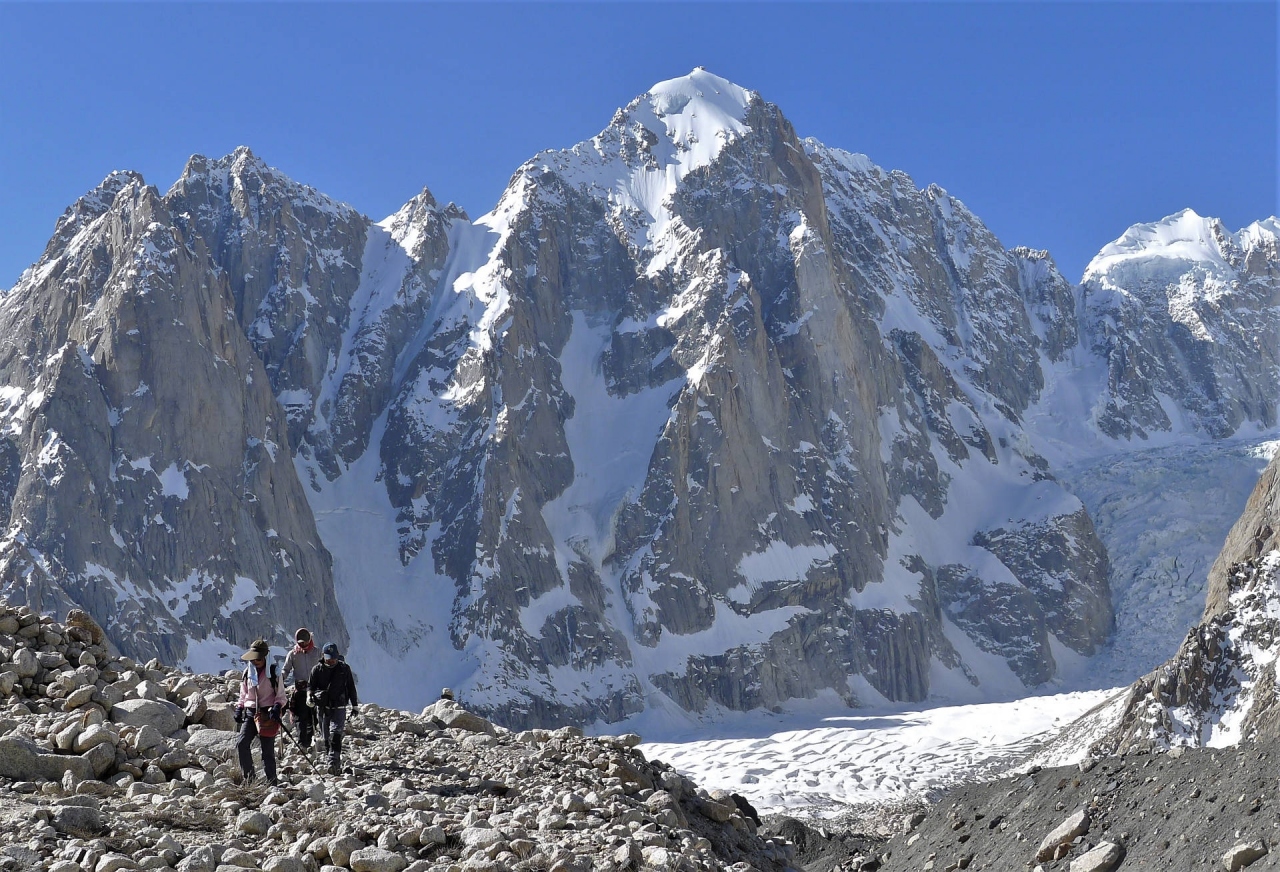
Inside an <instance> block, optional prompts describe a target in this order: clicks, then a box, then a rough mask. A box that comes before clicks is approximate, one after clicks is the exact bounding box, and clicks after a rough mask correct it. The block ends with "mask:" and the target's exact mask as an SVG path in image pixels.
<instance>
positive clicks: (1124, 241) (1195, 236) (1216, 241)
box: [1085, 209, 1238, 279]
mask: <svg viewBox="0 0 1280 872" xmlns="http://www.w3.org/2000/svg"><path fill="white" fill-rule="evenodd" d="M1231 244H1238V241H1237V240H1235V238H1234V236H1233V235H1232V234H1230V233H1228V232H1227V230H1226V228H1225V227H1224V226H1223V224H1222V221H1221V220H1219V219H1217V218H1205V217H1203V216H1202V215H1199V214H1197V213H1196V211H1195V210H1194V209H1182V210H1181V211H1179V212H1175V213H1173V214H1172V215H1168V216H1166V217H1164V218H1162V219H1160V220H1159V221H1152V222H1149V223H1145V224H1134V225H1133V226H1132V227H1130V228H1129V229H1128V230H1126V231H1125V232H1124V233H1122V234H1121V235H1120V238H1119V239H1117V240H1115V241H1114V242H1112V243H1111V244H1109V245H1106V246H1104V247H1103V249H1102V250H1101V251H1099V252H1098V254H1097V256H1096V257H1094V259H1093V260H1092V261H1090V263H1089V266H1088V267H1086V268H1085V278H1086V279H1088V278H1090V277H1091V276H1094V275H1097V274H1099V273H1102V272H1105V271H1106V270H1107V269H1109V268H1111V267H1113V266H1115V265H1117V264H1120V263H1123V262H1125V261H1130V260H1138V259H1142V260H1146V259H1150V258H1166V259H1170V260H1178V261H1188V262H1209V263H1214V264H1219V265H1224V266H1225V264H1226V258H1225V257H1224V251H1223V246H1224V245H1231Z"/></svg>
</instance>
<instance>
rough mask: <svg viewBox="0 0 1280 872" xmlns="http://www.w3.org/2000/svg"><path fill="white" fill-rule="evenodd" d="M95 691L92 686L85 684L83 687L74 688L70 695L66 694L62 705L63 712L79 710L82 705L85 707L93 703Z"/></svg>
mask: <svg viewBox="0 0 1280 872" xmlns="http://www.w3.org/2000/svg"><path fill="white" fill-rule="evenodd" d="M97 690H98V688H96V687H94V686H93V685H92V684H86V685H84V686H83V687H78V688H76V689H75V690H73V691H71V693H69V694H67V698H66V699H65V700H64V701H63V703H62V708H63V709H64V710H65V711H71V710H72V709H78V708H80V706H82V705H87V704H88V703H90V702H92V701H93V695H94V693H96V692H97Z"/></svg>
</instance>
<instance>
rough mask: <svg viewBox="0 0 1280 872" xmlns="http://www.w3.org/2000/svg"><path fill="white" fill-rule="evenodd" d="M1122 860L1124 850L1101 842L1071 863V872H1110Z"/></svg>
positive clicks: (1114, 844)
mask: <svg viewBox="0 0 1280 872" xmlns="http://www.w3.org/2000/svg"><path fill="white" fill-rule="evenodd" d="M1123 859H1124V848H1122V847H1120V846H1119V845H1117V844H1116V843H1115V842H1103V843H1102V844H1100V845H1098V846H1097V847H1096V848H1093V849H1092V850H1090V851H1086V852H1085V853H1083V854H1081V855H1080V856H1079V857H1076V858H1075V859H1074V860H1072V861H1071V872H1111V870H1112V869H1114V868H1116V867H1117V866H1119V865H1120V861H1121V860H1123Z"/></svg>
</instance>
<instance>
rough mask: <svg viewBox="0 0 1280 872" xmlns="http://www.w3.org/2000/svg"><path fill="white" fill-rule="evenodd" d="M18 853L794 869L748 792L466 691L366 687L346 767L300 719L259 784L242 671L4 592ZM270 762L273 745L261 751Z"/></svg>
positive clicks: (332, 866) (9, 802)
mask: <svg viewBox="0 0 1280 872" xmlns="http://www.w3.org/2000/svg"><path fill="white" fill-rule="evenodd" d="M0 632H3V633H4V634H5V635H4V637H3V639H0V654H2V655H3V661H4V662H3V663H0V695H2V696H3V698H4V700H5V707H4V708H3V709H0V820H2V821H3V822H4V823H5V824H6V825H5V826H3V827H0V869H4V870H14V872H17V870H23V872H27V870H34V869H41V870H49V872H116V870H131V869H155V870H176V872H214V870H215V869H217V870H225V869H231V868H236V869H247V870H263V872H317V870H321V872H346V870H354V872H406V870H407V872H426V870H433V872H461V870H463V869H467V870H494V872H497V870H504V872H505V870H516V872H520V870H557V872H573V870H582V872H585V870H597V872H604V870H617V872H621V870H626V869H648V870H673V872H674V870H686V872H694V870H732V872H750V870H760V872H768V870H777V872H783V870H787V869H791V868H793V867H792V864H791V862H790V860H791V858H792V857H793V856H794V853H795V851H794V848H793V847H792V846H791V845H790V844H788V843H787V842H786V841H785V840H784V839H781V838H770V837H767V836H765V835H763V834H761V833H759V832H758V824H759V820H758V818H757V817H756V816H755V813H754V811H753V810H752V809H751V807H750V805H748V804H747V803H746V802H745V801H744V800H742V799H741V798H735V797H734V796H732V795H730V794H727V793H723V792H720V791H710V792H709V791H707V790H705V789H703V788H700V787H698V786H697V785H695V784H693V783H692V782H691V781H689V780H688V779H687V778H684V777H683V776H681V775H679V774H678V773H676V772H674V771H673V770H671V769H670V767H667V766H665V765H664V764H662V763H661V762H658V761H652V762H651V761H648V760H646V759H645V757H644V755H643V754H641V753H640V752H639V751H638V750H637V749H636V748H635V746H636V744H637V743H638V742H639V741H640V740H639V737H638V736H634V735H626V736H616V737H600V738H594V739H589V738H583V736H582V733H581V731H579V730H577V729H575V728H572V727H565V728H563V729H558V730H555V731H548V730H532V731H527V732H522V733H512V732H510V731H508V730H506V729H503V728H501V727H496V726H494V725H493V724H491V723H489V722H488V721H486V720H485V719H483V718H481V717H479V716H478V715H475V714H472V713H470V712H467V711H466V710H465V709H463V708H462V707H460V706H459V705H458V704H457V703H454V702H452V701H446V700H440V701H439V702H437V703H435V704H433V705H431V706H428V707H427V708H426V709H425V710H423V712H422V713H421V714H420V715H416V714H412V713H409V712H400V711H395V710H391V709H385V708H382V707H380V706H377V705H374V704H365V705H363V706H361V708H360V712H359V714H358V715H357V716H355V717H353V718H352V719H351V720H349V721H348V729H347V742H346V744H345V745H344V755H345V757H346V761H347V763H348V764H349V765H348V766H347V767H346V771H345V772H344V774H343V775H342V776H338V777H329V776H325V777H321V776H319V775H317V774H316V770H315V769H314V768H313V767H312V765H311V763H310V762H308V760H307V759H306V758H305V757H304V756H303V755H302V754H301V753H299V752H298V751H297V750H296V748H295V747H291V746H290V745H289V744H288V739H287V738H286V737H285V736H284V735H282V736H281V737H280V739H279V740H278V744H279V745H282V746H283V747H282V748H281V753H282V754H283V755H284V756H283V758H282V768H281V774H282V780H281V785H280V786H279V787H276V788H270V787H267V786H266V785H265V784H263V783H262V782H261V781H259V782H257V783H256V784H254V785H245V784H241V783H239V782H240V778H239V769H238V766H237V765H236V764H235V762H234V744H235V736H236V734H235V733H234V732H232V730H233V729H234V726H235V724H234V722H233V720H232V712H231V709H232V705H233V701H234V699H236V698H237V696H238V693H239V680H240V679H239V673H237V672H235V671H234V670H233V671H229V672H228V673H226V674H225V675H222V676H216V675H202V674H191V673H184V672H180V671H177V670H175V669H173V668H171V667H166V666H162V665H160V664H159V663H158V662H156V661H152V662H150V663H147V664H138V663H136V662H134V661H133V660H131V659H130V658H128V657H122V656H117V655H114V654H112V653H110V652H109V651H108V649H107V647H105V645H104V644H103V643H104V641H105V640H104V638H103V634H102V632H101V630H100V629H99V628H98V627H97V626H96V624H94V623H93V622H92V620H91V619H88V617H87V615H85V614H84V613H83V612H77V613H75V615H74V616H73V617H72V619H71V621H70V622H69V623H68V624H67V625H63V624H60V623H58V622H56V621H54V620H52V618H50V617H49V616H40V615H37V614H34V613H32V612H31V611H30V610H29V609H28V608H26V607H25V606H24V607H21V608H12V607H9V606H7V605H3V604H0ZM259 768H260V764H259Z"/></svg>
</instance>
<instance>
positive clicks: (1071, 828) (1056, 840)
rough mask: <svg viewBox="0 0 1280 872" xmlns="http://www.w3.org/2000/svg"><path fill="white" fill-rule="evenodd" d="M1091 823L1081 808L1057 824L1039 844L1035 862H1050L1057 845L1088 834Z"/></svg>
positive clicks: (1085, 810) (1084, 810)
mask: <svg viewBox="0 0 1280 872" xmlns="http://www.w3.org/2000/svg"><path fill="white" fill-rule="evenodd" d="M1091 823H1092V822H1091V821H1090V819H1089V812H1088V810H1087V809H1083V808H1082V809H1080V810H1079V811H1077V812H1076V813H1075V814H1073V815H1071V817H1069V818H1067V819H1066V820H1065V821H1063V822H1062V823H1060V824H1058V826H1057V827H1055V828H1054V830H1053V832H1051V833H1049V835H1047V836H1045V837H1044V841H1042V842H1041V843H1040V847H1039V848H1038V849H1037V850H1036V860H1038V861H1039V862H1041V863H1045V862H1048V861H1049V860H1052V859H1053V855H1054V853H1055V852H1056V851H1057V850H1058V846H1059V845H1065V844H1067V843H1068V842H1070V841H1071V840H1072V839H1074V838H1075V837H1076V836H1083V835H1084V834H1085V833H1087V832H1089V826H1090V824H1091Z"/></svg>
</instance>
